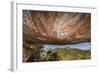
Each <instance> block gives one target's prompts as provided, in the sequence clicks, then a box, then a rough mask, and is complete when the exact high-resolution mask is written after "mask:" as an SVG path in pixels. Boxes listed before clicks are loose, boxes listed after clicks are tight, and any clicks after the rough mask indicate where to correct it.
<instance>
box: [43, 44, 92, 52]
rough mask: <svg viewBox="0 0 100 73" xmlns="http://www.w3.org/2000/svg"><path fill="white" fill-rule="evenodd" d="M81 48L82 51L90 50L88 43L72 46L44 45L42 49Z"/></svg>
mask: <svg viewBox="0 0 100 73" xmlns="http://www.w3.org/2000/svg"><path fill="white" fill-rule="evenodd" d="M66 47H70V48H81V49H83V50H87V49H91V43H90V42H84V43H79V44H73V45H47V44H45V45H44V48H48V49H49V48H52V49H53V48H66Z"/></svg>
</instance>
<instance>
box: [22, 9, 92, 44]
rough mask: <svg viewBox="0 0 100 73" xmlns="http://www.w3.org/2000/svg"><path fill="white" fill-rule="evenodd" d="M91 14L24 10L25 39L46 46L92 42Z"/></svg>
mask: <svg viewBox="0 0 100 73" xmlns="http://www.w3.org/2000/svg"><path fill="white" fill-rule="evenodd" d="M90 19H91V15H90V14H89V13H73V12H46V11H30V10H28V11H27V10H23V36H24V39H26V40H28V41H31V42H36V43H45V44H71V43H72V44H73V43H79V42H86V41H90V39H91V31H90V29H91V20H90Z"/></svg>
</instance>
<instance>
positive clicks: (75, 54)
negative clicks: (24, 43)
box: [28, 48, 91, 62]
mask: <svg viewBox="0 0 100 73" xmlns="http://www.w3.org/2000/svg"><path fill="white" fill-rule="evenodd" d="M86 59H91V51H90V50H81V49H78V48H74V49H73V48H54V49H50V50H43V49H41V48H39V49H38V50H37V51H36V52H35V53H33V55H32V56H31V57H30V58H29V60H28V62H41V61H67V60H86Z"/></svg>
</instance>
